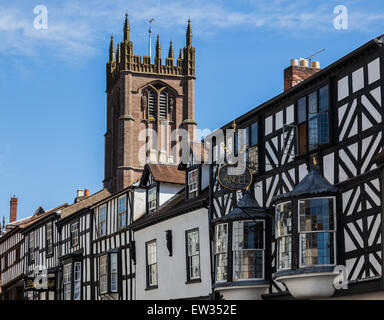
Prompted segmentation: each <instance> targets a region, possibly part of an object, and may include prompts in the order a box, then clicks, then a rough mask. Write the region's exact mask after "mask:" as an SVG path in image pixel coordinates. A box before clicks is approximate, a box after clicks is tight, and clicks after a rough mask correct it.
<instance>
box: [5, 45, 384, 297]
mask: <svg viewBox="0 0 384 320" xmlns="http://www.w3.org/2000/svg"><path fill="white" fill-rule="evenodd" d="M284 75H285V79H284V80H285V91H284V92H283V93H281V94H280V95H278V96H276V97H274V98H272V99H271V100H269V101H267V102H265V103H263V104H261V105H260V106H258V107H256V108H254V109H252V110H250V111H249V112H247V113H246V114H244V115H241V116H239V117H238V118H236V119H233V121H231V122H229V123H228V124H227V125H225V126H223V127H222V128H221V130H217V131H215V132H214V133H212V134H211V135H209V136H208V137H206V138H205V139H204V141H202V145H203V146H204V147H205V148H204V150H203V148H202V146H201V144H200V142H199V143H198V146H197V148H195V146H193V147H192V152H191V153H190V157H189V160H188V161H187V163H181V164H179V165H170V164H154V163H149V164H146V165H145V166H144V169H143V172H142V175H141V179H140V180H138V181H136V182H135V183H133V184H132V185H130V186H128V187H126V188H124V189H122V190H119V191H118V192H113V193H111V192H110V191H108V190H107V189H103V190H101V191H99V192H97V193H95V194H93V195H89V194H88V192H85V193H82V192H80V193H78V197H77V198H76V199H75V203H74V204H72V205H70V206H68V205H63V206H61V207H58V208H56V209H53V210H50V211H48V212H44V210H43V209H40V210H38V211H37V212H36V214H35V215H34V216H33V217H31V218H27V219H25V220H21V221H16V219H14V220H12V223H10V224H9V225H8V226H7V227H6V228H5V231H4V232H3V233H2V234H1V237H0V272H1V287H2V297H3V298H5V299H20V298H25V299H62V300H135V299H191V298H195V299H228V300H229V299H250V300H252V299H254V300H257V299H269V300H273V299H293V298H298V299H312V298H322V299H343V298H350V299H362V298H371V299H384V289H383V288H384V278H383V265H384V260H383V254H384V252H383V251H384V247H383V243H382V238H383V234H382V233H383V230H384V220H383V212H384V205H383V203H384V201H383V197H384V193H383V191H384V189H383V183H384V182H383V181H384V150H383V146H384V144H383V134H384V126H383V116H384V112H383V107H384V106H383V102H384V89H383V84H384V37H378V38H375V39H373V40H371V41H369V42H368V43H366V44H364V45H363V46H362V47H360V48H358V49H356V50H355V51H353V52H351V53H349V54H348V55H346V56H345V57H343V58H341V59H340V60H338V61H336V62H335V63H333V64H331V65H330V66H328V67H326V68H324V69H320V68H319V65H318V64H317V63H314V64H312V65H311V66H308V62H307V61H306V60H305V59H303V60H301V61H300V65H299V63H298V62H297V61H295V60H292V61H291V66H290V67H289V68H287V69H286V72H284ZM144 102H145V101H144ZM144 102H143V103H144ZM222 133H224V134H222ZM197 150H199V151H198V152H197ZM109 151H111V150H109ZM113 152H117V149H116V150H113ZM206 153H207V154H206ZM197 154H199V156H200V158H199V159H197V157H196V155H197ZM202 155H203V159H202ZM242 159H244V160H245V161H244V163H245V166H244V163H243V165H242V161H241V160H242ZM199 160H200V161H199ZM201 160H203V161H201ZM118 169H121V168H118ZM232 169H236V170H238V171H236V170H232ZM24 239H25V243H24ZM39 266H40V267H39ZM41 266H43V267H44V268H45V269H47V270H48V283H49V275H50V274H51V275H53V276H54V277H55V281H54V288H55V291H53V290H51V291H50V290H46V291H45V292H44V290H43V291H42V290H35V291H33V290H30V288H31V286H35V285H36V282H33V285H32V282H31V279H32V278H33V277H35V278H36V277H39V276H41ZM37 267H38V268H40V269H39V270H37V269H36V268H37ZM32 280H33V279H32ZM51 283H52V282H51ZM12 290H13V291H12Z"/></svg>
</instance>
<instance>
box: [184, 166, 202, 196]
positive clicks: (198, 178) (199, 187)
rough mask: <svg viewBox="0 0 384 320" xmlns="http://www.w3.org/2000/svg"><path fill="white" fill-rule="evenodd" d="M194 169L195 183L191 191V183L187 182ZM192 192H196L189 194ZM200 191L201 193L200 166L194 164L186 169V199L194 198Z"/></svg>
mask: <svg viewBox="0 0 384 320" xmlns="http://www.w3.org/2000/svg"><path fill="white" fill-rule="evenodd" d="M195 171H197V176H196V179H197V181H196V182H195V183H196V189H194V190H193V191H191V190H190V185H191V184H190V183H189V179H190V173H192V172H195ZM192 192H196V195H193V196H192V195H191V193H192ZM200 193H201V166H200V165H198V164H195V165H193V166H191V167H189V168H188V169H187V170H186V199H193V198H196V197H197V196H199V194H200Z"/></svg>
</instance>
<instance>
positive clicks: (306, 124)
mask: <svg viewBox="0 0 384 320" xmlns="http://www.w3.org/2000/svg"><path fill="white" fill-rule="evenodd" d="M325 87H328V89H327V92H328V101H327V104H328V107H327V109H326V110H322V109H321V104H320V103H321V99H320V96H321V95H320V91H321V90H322V89H324V88H325ZM314 93H316V112H311V113H310V112H309V111H310V110H309V102H310V99H309V97H310V95H312V94H314ZM302 99H304V100H305V113H306V114H305V119H304V120H303V121H300V122H299V101H300V100H302ZM330 105H331V90H330V83H329V81H327V82H324V83H322V84H321V85H320V86H318V87H316V88H312V89H311V90H308V91H307V92H306V93H305V95H303V96H300V97H299V98H297V99H296V100H295V109H296V125H297V130H298V133H299V136H298V149H299V150H298V151H297V153H298V155H304V154H307V153H309V152H313V151H315V150H317V149H319V148H321V147H322V146H326V145H329V144H330V143H331V120H332V119H331V112H330ZM321 114H327V120H328V134H327V137H328V142H325V143H320V142H319V140H320V127H319V124H317V139H318V143H317V144H316V145H314V147H311V146H312V144H310V130H311V129H310V122H311V120H315V119H316V121H317V122H319V120H318V119H319V118H320V115H321ZM300 129H301V130H300ZM304 130H305V137H303V135H302V134H300V132H303V131H304ZM302 143H304V144H305V147H304V146H303V147H301V145H302ZM302 148H303V150H302Z"/></svg>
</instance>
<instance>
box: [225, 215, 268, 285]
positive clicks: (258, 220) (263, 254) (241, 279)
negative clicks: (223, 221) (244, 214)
mask: <svg viewBox="0 0 384 320" xmlns="http://www.w3.org/2000/svg"><path fill="white" fill-rule="evenodd" d="M239 222H243V223H244V222H262V223H263V249H236V250H235V249H234V248H235V237H234V235H235V232H234V229H235V223H239ZM243 240H244V239H243ZM240 251H261V252H262V257H263V261H262V268H261V271H262V276H261V278H239V279H236V280H235V276H234V272H235V268H234V263H235V252H240ZM264 269H265V221H264V220H263V219H255V220H240V221H239V220H238V221H233V222H232V280H233V282H237V281H249V280H264V277H265V274H264Z"/></svg>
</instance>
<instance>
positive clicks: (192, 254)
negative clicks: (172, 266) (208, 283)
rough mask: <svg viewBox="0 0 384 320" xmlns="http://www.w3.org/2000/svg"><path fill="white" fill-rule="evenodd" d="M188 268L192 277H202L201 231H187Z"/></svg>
mask: <svg viewBox="0 0 384 320" xmlns="http://www.w3.org/2000/svg"><path fill="white" fill-rule="evenodd" d="M187 248H188V268H189V277H190V279H198V278H200V240H199V231H197V230H196V231H189V232H188V233H187Z"/></svg>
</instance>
